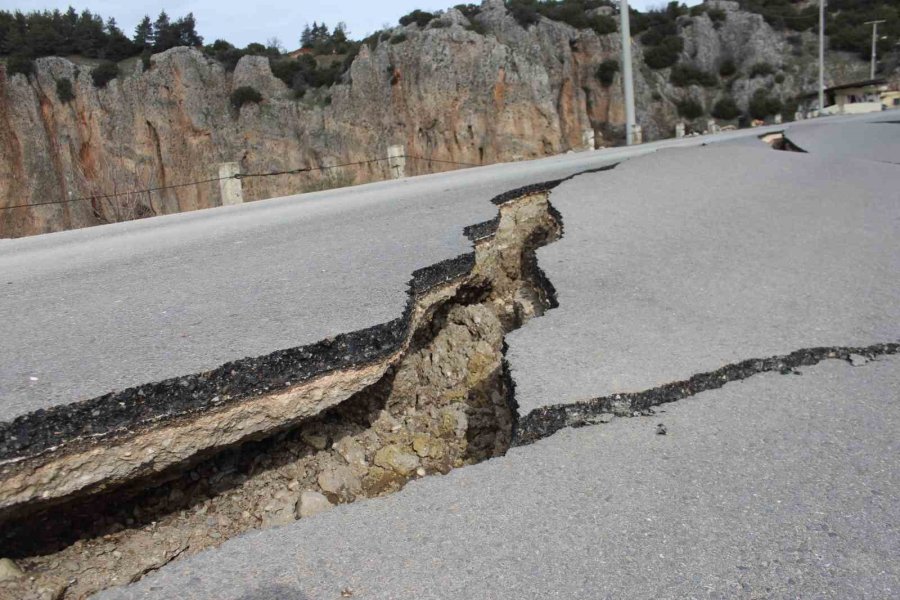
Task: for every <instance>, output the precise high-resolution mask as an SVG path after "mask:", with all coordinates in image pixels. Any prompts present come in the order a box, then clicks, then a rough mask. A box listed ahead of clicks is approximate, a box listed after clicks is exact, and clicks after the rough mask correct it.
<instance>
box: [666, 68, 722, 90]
mask: <svg viewBox="0 0 900 600" xmlns="http://www.w3.org/2000/svg"><path fill="white" fill-rule="evenodd" d="M669 80H670V81H671V82H672V85H674V86H677V87H687V86H689V85H701V86H703V87H715V86H717V85H719V80H718V79H717V78H716V76H715V75H713V74H712V73H707V72H706V71H704V70H702V69H699V68H697V67H695V66H693V65H675V66H674V67H672V75H671V76H670V78H669Z"/></svg>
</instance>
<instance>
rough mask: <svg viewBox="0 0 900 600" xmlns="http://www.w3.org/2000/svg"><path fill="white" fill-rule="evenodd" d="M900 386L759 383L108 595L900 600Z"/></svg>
mask: <svg viewBox="0 0 900 600" xmlns="http://www.w3.org/2000/svg"><path fill="white" fill-rule="evenodd" d="M898 395H900V359H898V358H896V357H891V358H883V359H880V360H878V361H876V362H873V363H869V364H867V365H865V366H860V367H851V366H850V365H849V364H848V363H846V362H843V361H834V360H832V361H826V362H824V363H821V364H820V365H817V366H815V367H810V368H808V369H804V370H803V374H802V375H801V376H797V375H778V374H771V373H770V374H764V375H759V376H756V377H753V378H751V379H749V380H746V381H743V382H739V383H730V384H728V385H726V386H725V387H724V388H723V389H721V390H716V391H712V392H704V393H701V394H699V395H697V396H694V397H692V398H689V399H686V400H683V401H681V402H678V403H676V404H672V405H668V406H666V407H665V408H664V409H663V410H665V412H663V413H659V414H657V415H655V416H653V417H648V418H633V419H616V420H614V421H612V422H611V423H609V424H607V425H598V426H593V427H585V428H582V429H569V430H565V431H563V432H560V433H558V434H556V435H554V436H552V437H550V438H547V439H545V440H542V441H540V442H537V443H536V444H533V445H531V446H525V447H521V448H515V449H513V450H511V451H510V452H509V453H508V454H507V455H506V456H505V457H502V458H498V459H494V460H491V461H488V462H485V463H481V464H479V465H475V466H473V467H467V468H464V469H458V470H456V471H453V472H452V473H450V474H449V475H447V476H443V477H430V478H426V479H422V480H419V481H417V482H415V483H413V484H410V485H409V486H408V487H407V488H406V489H405V490H404V491H402V492H400V493H397V494H394V495H392V496H389V497H386V498H381V499H377V500H370V501H366V502H361V503H356V504H351V505H346V506H342V507H339V508H336V509H334V510H332V511H331V512H329V513H325V514H322V515H318V516H316V517H313V518H311V519H305V520H301V521H298V522H296V523H294V524H293V525H290V526H287V527H283V528H279V529H274V530H268V531H264V532H259V533H254V534H251V535H247V536H245V537H242V538H238V539H235V540H232V541H230V542H228V543H226V544H225V545H224V546H222V547H221V548H219V549H218V550H215V551H212V552H208V553H205V554H201V555H198V556H197V557H194V558H190V559H187V560H186V561H184V562H182V563H179V564H173V565H170V566H169V567H167V568H165V569H163V570H162V571H160V572H159V573H156V574H152V575H150V576H149V577H147V578H146V579H144V580H142V581H141V582H139V583H138V584H137V585H134V586H131V587H129V588H125V589H119V590H113V591H110V592H107V593H105V594H101V595H100V596H99V598H101V599H103V600H126V599H128V600H137V599H142V600H144V599H157V598H158V599H164V598H165V599H168V598H173V597H178V598H184V599H204V600H205V599H216V600H232V599H233V600H282V599H286V598H291V599H296V598H305V599H309V600H320V599H322V600H325V599H328V600H331V599H334V598H339V597H340V596H341V590H343V589H346V588H350V589H352V590H353V596H352V597H354V598H365V599H387V598H395V599H400V598H415V599H417V600H427V599H446V598H465V599H467V600H476V599H480V598H484V599H503V598H509V599H516V600H519V599H522V598H535V599H537V598H566V599H570V598H673V599H674V598H723V597H729V598H799V597H804V598H805V597H815V598H890V597H896V596H897V594H898V593H900V563H898V562H897V560H896V557H897V555H898V553H900V530H898V529H900V525H898V524H900V502H898V501H897V499H898V494H900V470H898V469H897V467H896V465H897V461H898V460H900V445H898V443H897V435H896V431H897V429H898V427H900V403H898V402H897V398H898ZM658 423H664V424H665V426H666V428H667V430H668V433H667V435H665V436H662V435H657V433H656V428H657V424H658Z"/></svg>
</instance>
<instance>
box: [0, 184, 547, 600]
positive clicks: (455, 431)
mask: <svg viewBox="0 0 900 600" xmlns="http://www.w3.org/2000/svg"><path fill="white" fill-rule="evenodd" d="M556 183H558V182H553V183H551V184H549V185H550V186H552V185H554V184H556ZM547 189H548V185H545V186H540V187H533V188H526V189H522V190H515V191H513V192H510V193H508V194H504V195H503V196H501V197H498V198H497V199H495V203H496V204H498V206H499V211H498V212H499V214H498V217H497V218H496V219H494V220H492V221H490V222H487V223H483V224H479V225H476V226H473V227H470V228H468V230H467V234H468V235H469V237H470V238H471V239H472V240H473V243H474V246H475V251H474V252H473V253H472V255H470V256H467V257H460V258H459V259H456V260H455V261H452V263H451V267H450V269H449V270H445V271H444V272H443V274H440V275H437V274H435V272H434V271H432V272H431V282H430V284H429V285H428V286H424V285H422V284H419V289H418V290H417V289H416V288H415V284H414V290H413V300H412V301H411V307H410V309H409V310H408V311H407V312H408V315H407V317H406V318H407V319H408V320H407V323H408V328H409V330H408V332H407V333H406V334H405V335H404V336H403V339H402V341H401V342H400V343H399V348H398V349H397V350H395V351H394V352H391V353H388V355H387V356H386V357H384V358H382V359H380V360H377V359H376V360H374V361H370V362H368V363H362V364H353V365H351V366H350V367H349V368H335V369H333V370H332V371H330V372H327V373H324V374H321V375H319V376H318V377H317V378H314V380H313V381H309V382H305V383H303V384H301V385H302V386H305V388H304V390H306V391H304V393H297V392H294V393H288V394H285V393H284V392H280V391H276V392H271V393H268V394H266V393H265V390H263V393H261V394H258V395H252V396H250V397H249V399H246V400H244V401H242V402H238V401H234V402H229V403H225V405H224V406H222V407H219V408H217V407H216V406H214V405H209V404H207V405H205V406H203V407H202V408H203V409H204V410H200V409H199V408H196V407H194V408H192V410H186V411H185V412H184V414H181V415H178V416H177V418H172V419H170V420H167V419H161V420H160V421H159V422H157V423H156V424H155V426H154V423H150V424H149V425H147V426H142V427H138V426H132V425H129V426H127V427H126V428H125V429H126V430H127V429H129V428H130V427H133V429H134V431H133V432H132V433H130V434H125V435H117V434H116V432H115V430H111V432H110V434H109V435H104V434H100V435H98V436H97V437H96V438H93V439H73V440H72V441H71V442H70V443H69V444H64V445H61V446H60V447H59V448H48V449H47V452H46V454H45V453H44V452H43V451H42V452H36V453H34V454H33V455H31V456H28V455H27V453H26V455H25V456H26V458H24V459H23V460H21V461H9V462H7V465H6V466H5V468H6V469H7V477H6V478H5V479H4V480H3V481H0V498H2V499H5V500H6V501H7V504H6V506H5V508H6V513H5V515H4V522H3V524H2V530H3V533H2V536H3V539H2V540H0V546H2V548H3V550H2V555H3V556H4V557H7V558H12V559H14V560H15V562H16V563H17V564H18V565H19V566H20V567H21V568H23V569H24V571H25V573H27V575H28V578H24V579H19V580H16V581H12V582H9V583H0V596H4V597H5V596H6V595H10V594H11V595H10V596H9V597H11V598H81V597H85V596H86V595H89V594H91V593H93V592H96V591H99V590H101V589H104V588H107V587H110V586H115V585H122V584H126V583H129V582H132V581H136V580H137V579H139V578H140V577H142V576H143V575H145V574H146V573H148V572H151V571H153V570H156V569H158V568H160V567H161V566H162V565H164V564H166V563H168V562H171V561H172V560H175V559H177V558H180V557H183V556H187V555H190V554H193V553H196V552H199V551H200V550H203V549H205V548H210V547H213V546H216V545H218V544H220V543H222V542H223V541H225V540H226V539H228V538H230V537H233V536H235V535H238V534H240V533H243V532H246V531H249V530H252V529H259V528H265V527H271V526H275V525H281V524H286V523H289V522H291V521H293V520H295V519H296V518H303V517H307V516H311V515H313V514H315V513H317V512H320V511H322V510H327V509H329V508H331V507H332V506H334V505H335V504H341V503H347V502H353V501H355V500H357V499H360V498H368V497H375V496H379V495H383V494H388V493H392V492H394V491H396V490H398V489H400V488H401V487H402V486H403V485H404V484H405V483H406V482H408V481H410V480H411V479H414V478H418V477H424V476H427V475H430V474H434V473H446V472H448V471H449V470H451V469H453V468H456V467H460V466H463V465H466V464H472V463H475V462H479V461H482V460H485V459H488V458H491V457H494V456H498V455H501V454H503V453H505V452H506V450H507V448H508V447H509V445H510V442H511V436H512V431H513V421H514V419H515V414H516V412H515V407H514V401H513V399H512V388H511V384H510V381H509V377H508V373H507V370H506V366H505V363H504V359H503V349H504V347H503V344H504V342H503V339H504V336H505V334H506V333H507V332H509V331H510V330H512V329H515V328H517V327H520V326H521V325H522V324H523V323H524V322H526V321H527V320H529V319H530V318H532V317H534V316H537V315H540V314H542V313H543V312H544V311H545V310H547V309H548V308H550V307H551V306H553V305H554V302H555V301H554V298H553V290H552V287H551V286H550V285H549V283H548V282H547V281H546V278H544V277H543V275H542V273H541V272H540V269H539V268H538V267H537V264H536V260H535V257H534V250H535V248H537V247H538V246H541V245H544V244H546V243H549V242H550V241H552V240H554V239H557V238H558V237H559V236H560V235H561V223H560V221H559V219H558V215H557V214H556V213H555V211H553V210H552V207H551V206H550V204H549V200H548V196H549V193H548V191H547ZM459 265H465V266H466V268H464V269H460V268H459ZM452 269H457V271H455V272H454V271H453V270H452ZM270 358H271V357H270ZM257 364H258V363H257ZM236 370H237V369H236ZM270 372H271V369H270ZM241 375H242V376H243V377H244V378H245V379H246V378H247V377H254V376H253V374H252V373H250V372H248V371H245V372H242V373H241ZM198 377H199V376H198ZM261 379H262V378H257V381H260V380H261ZM189 382H190V385H189V386H184V385H179V384H178V383H177V382H175V383H174V384H172V385H166V386H162V387H161V388H159V387H156V388H153V387H150V388H147V387H146V386H143V387H144V389H145V396H144V397H146V396H147V395H148V392H147V391H146V390H147V389H149V390H150V391H151V392H156V391H159V392H160V393H164V391H165V390H166V389H172V388H173V387H174V388H175V389H176V390H183V389H184V388H186V387H190V386H194V387H195V388H201V389H203V388H204V385H206V386H208V385H209V383H208V381H207V382H203V381H200V382H198V383H195V381H194V380H189ZM255 385H258V383H257V384H255ZM231 389H235V388H231ZM308 390H313V391H314V393H309V392H308ZM131 393H133V394H137V392H133V391H132V392H131ZM207 393H210V392H209V391H207ZM180 397H183V394H182V396H179V398H180ZM310 399H312V400H314V402H310V401H309V400H310ZM194 402H195V404H197V405H200V404H201V401H199V400H194ZM245 404H251V405H252V404H259V405H260V406H259V407H256V408H253V407H247V406H245ZM316 409H319V410H318V411H317V412H313V411H316ZM279 411H280V412H279ZM279 420H280V421H279ZM20 430H21V429H20ZM204 436H205V437H204ZM31 441H32V442H35V441H37V442H39V441H40V440H39V436H34V437H32V438H31ZM182 441H190V443H189V444H187V445H180V444H182ZM20 446H21V447H27V445H26V444H23V445H20ZM148 450H153V452H148ZM40 460H43V461H44V462H43V463H37V466H36V467H35V461H40ZM23 465H27V466H28V467H29V468H24V469H23V468H22V466H23ZM82 473H85V474H89V475H91V478H89V480H88V481H86V480H85V479H84V478H82V477H80V474H82ZM17 477H18V478H17ZM16 500H17V501H16Z"/></svg>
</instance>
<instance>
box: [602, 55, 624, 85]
mask: <svg viewBox="0 0 900 600" xmlns="http://www.w3.org/2000/svg"><path fill="white" fill-rule="evenodd" d="M618 72H619V61H618V60H617V59H615V58H607V59H606V60H604V61H603V62H602V63H600V66H599V67H597V79H599V80H600V84H601V85H603V87H609V86H611V85H612V84H613V81H614V80H615V78H616V73H618Z"/></svg>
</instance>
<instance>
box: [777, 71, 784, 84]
mask: <svg viewBox="0 0 900 600" xmlns="http://www.w3.org/2000/svg"><path fill="white" fill-rule="evenodd" d="M775 83H784V73H779V74H778V75H776V76H775Z"/></svg>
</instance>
